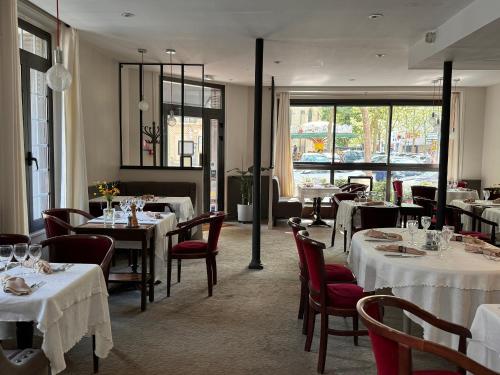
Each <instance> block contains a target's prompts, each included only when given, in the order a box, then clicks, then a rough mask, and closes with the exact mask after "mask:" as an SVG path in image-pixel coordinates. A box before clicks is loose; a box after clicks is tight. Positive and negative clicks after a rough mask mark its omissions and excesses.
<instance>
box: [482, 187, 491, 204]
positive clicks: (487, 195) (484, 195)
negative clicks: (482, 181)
mask: <svg viewBox="0 0 500 375" xmlns="http://www.w3.org/2000/svg"><path fill="white" fill-rule="evenodd" d="M483 197H484V200H485V201H487V200H489V199H490V191H489V190H486V189H485V190H483Z"/></svg>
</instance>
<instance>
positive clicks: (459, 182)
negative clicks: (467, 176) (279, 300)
mask: <svg viewBox="0 0 500 375" xmlns="http://www.w3.org/2000/svg"><path fill="white" fill-rule="evenodd" d="M467 186H469V183H468V182H467V181H464V180H460V181H458V182H457V187H459V188H466V187H467Z"/></svg>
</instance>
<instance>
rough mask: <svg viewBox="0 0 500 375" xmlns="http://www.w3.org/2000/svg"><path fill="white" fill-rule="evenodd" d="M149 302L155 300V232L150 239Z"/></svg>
mask: <svg viewBox="0 0 500 375" xmlns="http://www.w3.org/2000/svg"><path fill="white" fill-rule="evenodd" d="M149 241H150V246H149V302H154V300H155V232H153V235H152V236H151V238H150V239H149Z"/></svg>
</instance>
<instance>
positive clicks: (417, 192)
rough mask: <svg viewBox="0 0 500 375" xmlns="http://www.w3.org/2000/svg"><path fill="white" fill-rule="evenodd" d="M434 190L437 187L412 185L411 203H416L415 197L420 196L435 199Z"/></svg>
mask: <svg viewBox="0 0 500 375" xmlns="http://www.w3.org/2000/svg"><path fill="white" fill-rule="evenodd" d="M436 190H437V188H436V187H434V186H420V185H413V186H412V187H411V196H412V197H413V203H416V204H418V203H417V202H415V197H422V198H427V199H432V200H434V199H436Z"/></svg>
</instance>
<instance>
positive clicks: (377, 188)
mask: <svg viewBox="0 0 500 375" xmlns="http://www.w3.org/2000/svg"><path fill="white" fill-rule="evenodd" d="M349 176H351V177H353V178H354V177H358V176H359V177H369V176H371V177H372V178H373V189H372V191H374V192H378V193H379V197H378V198H380V199H385V191H386V180H387V172H386V171H361V170H353V171H344V170H335V171H334V174H333V183H334V185H335V186H341V185H343V184H346V183H347V182H348V179H349ZM352 182H356V183H364V184H365V182H361V181H352ZM369 184H370V182H369V180H366V185H369ZM368 190H369V189H368Z"/></svg>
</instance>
